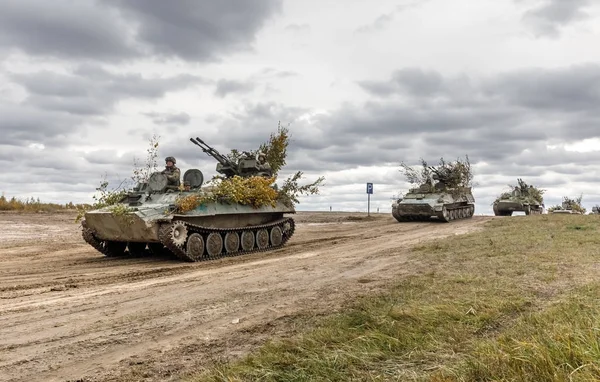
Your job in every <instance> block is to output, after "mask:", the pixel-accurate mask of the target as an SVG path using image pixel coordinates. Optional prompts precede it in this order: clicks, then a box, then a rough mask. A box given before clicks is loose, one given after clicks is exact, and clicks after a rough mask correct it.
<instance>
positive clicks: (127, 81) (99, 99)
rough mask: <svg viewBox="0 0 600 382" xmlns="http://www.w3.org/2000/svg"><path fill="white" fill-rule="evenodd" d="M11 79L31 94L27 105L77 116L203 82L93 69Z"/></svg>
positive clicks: (42, 72)
mask: <svg viewBox="0 0 600 382" xmlns="http://www.w3.org/2000/svg"><path fill="white" fill-rule="evenodd" d="M11 77H12V79H13V80H14V81H15V82H17V83H18V84H20V85H22V86H23V87H24V88H25V89H27V91H28V92H29V93H30V95H29V97H28V98H27V99H26V101H25V102H26V103H27V104H30V105H35V106H37V107H39V108H41V109H45V110H58V111H66V112H69V113H72V114H80V115H101V114H105V113H107V112H110V111H111V110H112V108H113V107H114V105H115V104H117V103H118V102H119V101H120V100H122V99H126V98H142V99H144V98H145V99H152V98H160V97H162V96H164V95H165V94H166V93H167V92H170V91H176V90H181V89H185V88H187V87H189V86H192V85H195V84H199V83H206V81H205V80H204V79H202V78H199V77H196V76H192V75H187V74H181V75H177V76H174V77H164V78H145V77H142V76H141V75H139V74H115V73H111V72H108V71H106V70H104V69H102V68H100V67H96V66H80V67H78V68H77V69H75V70H74V71H73V74H63V73H56V72H50V71H41V72H37V73H27V74H23V73H19V74H16V73H13V74H12V75H11Z"/></svg>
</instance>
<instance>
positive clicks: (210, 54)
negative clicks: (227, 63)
mask: <svg viewBox="0 0 600 382" xmlns="http://www.w3.org/2000/svg"><path fill="white" fill-rule="evenodd" d="M103 3H104V4H106V5H111V6H114V7H118V9H119V11H120V12H121V13H122V14H123V15H124V17H125V18H126V19H127V20H128V21H131V22H133V23H135V24H136V25H137V31H136V38H137V41H139V42H141V43H143V44H144V45H145V46H146V47H149V48H150V50H151V51H152V53H154V54H156V55H160V56H167V57H168V56H177V57H180V58H182V59H185V60H192V61H211V60H214V59H217V58H218V57H220V56H221V55H223V54H230V53H235V52H239V51H248V50H250V49H251V44H252V43H253V42H254V39H255V35H256V32H257V31H258V30H259V29H260V28H261V27H262V26H263V25H264V24H265V22H266V21H267V19H269V18H270V17H272V16H274V15H275V14H277V13H279V12H280V11H281V0H243V1H240V0H220V1H213V0H179V1H175V2H173V1H164V0H146V1H138V0H115V1H112V0H111V1H104V2H103Z"/></svg>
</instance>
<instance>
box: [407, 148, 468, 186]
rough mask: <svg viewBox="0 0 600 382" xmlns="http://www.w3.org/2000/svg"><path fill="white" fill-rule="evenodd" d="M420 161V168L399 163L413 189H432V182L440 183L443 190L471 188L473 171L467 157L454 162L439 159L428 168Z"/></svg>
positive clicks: (424, 162)
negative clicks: (425, 187)
mask: <svg viewBox="0 0 600 382" xmlns="http://www.w3.org/2000/svg"><path fill="white" fill-rule="evenodd" d="M420 161H421V166H420V167H416V168H415V167H411V166H408V165H407V164H405V163H404V162H402V163H400V167H401V170H400V171H402V172H404V176H405V177H406V179H407V181H408V182H409V183H410V184H411V185H413V186H415V187H419V186H424V185H430V186H432V187H433V183H434V181H438V182H439V183H441V186H442V188H443V189H445V190H453V189H458V188H461V187H473V169H472V167H471V163H470V162H469V156H468V155H466V156H465V159H464V160H462V159H460V158H457V159H456V160H455V161H446V160H444V158H440V161H439V163H438V165H436V166H430V165H429V164H428V163H427V162H426V161H425V160H424V159H423V158H421V159H420Z"/></svg>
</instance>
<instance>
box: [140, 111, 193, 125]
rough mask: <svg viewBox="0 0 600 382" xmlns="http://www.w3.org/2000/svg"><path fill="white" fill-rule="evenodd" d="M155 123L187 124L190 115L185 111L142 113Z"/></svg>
mask: <svg viewBox="0 0 600 382" xmlns="http://www.w3.org/2000/svg"><path fill="white" fill-rule="evenodd" d="M144 115H145V116H147V117H148V118H150V119H151V120H152V122H154V123H155V124H156V125H187V124H189V123H190V115H189V114H187V113H183V112H182V113H155V112H150V113H144Z"/></svg>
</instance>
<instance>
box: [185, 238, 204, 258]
mask: <svg viewBox="0 0 600 382" xmlns="http://www.w3.org/2000/svg"><path fill="white" fill-rule="evenodd" d="M185 253H186V255H187V257H189V258H190V259H191V260H194V261H198V260H200V259H202V256H204V238H203V237H202V235H200V234H199V233H197V232H194V233H193V234H191V235H190V237H189V238H188V240H187V244H186V248H185Z"/></svg>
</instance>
